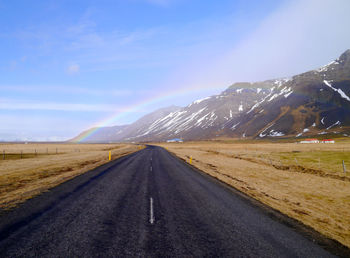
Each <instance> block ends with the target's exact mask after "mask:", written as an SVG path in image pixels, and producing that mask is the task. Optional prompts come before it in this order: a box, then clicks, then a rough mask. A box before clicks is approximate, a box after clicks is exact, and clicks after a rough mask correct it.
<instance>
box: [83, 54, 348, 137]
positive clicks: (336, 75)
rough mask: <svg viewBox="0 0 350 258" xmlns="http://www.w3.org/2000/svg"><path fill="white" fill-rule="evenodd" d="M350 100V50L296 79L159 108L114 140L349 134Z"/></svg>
mask: <svg viewBox="0 0 350 258" xmlns="http://www.w3.org/2000/svg"><path fill="white" fill-rule="evenodd" d="M349 96H350V49H349V50H346V51H345V52H344V53H343V54H341V55H340V57H339V58H338V59H336V60H334V61H332V62H330V63H329V64H327V65H325V66H322V67H320V68H318V69H314V70H311V71H307V72H305V73H301V74H298V75H295V76H292V77H290V78H280V79H272V80H265V81H260V82H237V83H234V84H232V85H231V86H229V87H228V88H227V89H226V90H224V91H223V92H221V93H220V94H217V95H213V96H209V97H206V98H204V99H200V100H196V101H193V102H192V103H191V104H189V105H188V106H186V107H181V108H180V107H176V108H175V107H173V108H171V107H168V108H163V109H159V110H156V111H154V112H152V113H150V114H148V115H146V116H144V117H142V118H141V119H139V120H137V121H136V122H134V123H132V124H131V125H128V126H126V127H125V128H123V129H122V130H124V131H127V133H119V136H118V137H114V138H109V139H110V141H135V142H137V141H164V140H167V139H171V138H181V139H184V140H205V139H215V138H218V137H234V138H245V137H249V138H266V137H296V138H298V137H301V136H308V135H322V134H343V135H345V136H347V135H349V134H350V97H349ZM116 129H118V128H116ZM98 131H99V132H98V133H96V135H95V136H94V137H95V139H97V138H99V137H100V138H101V139H102V138H103V137H102V136H98V135H100V134H103V133H105V134H109V132H108V133H106V132H103V131H104V129H100V130H98ZM106 138H108V137H105V139H106ZM91 139H93V138H91ZM91 139H90V140H91ZM87 141H89V139H87Z"/></svg>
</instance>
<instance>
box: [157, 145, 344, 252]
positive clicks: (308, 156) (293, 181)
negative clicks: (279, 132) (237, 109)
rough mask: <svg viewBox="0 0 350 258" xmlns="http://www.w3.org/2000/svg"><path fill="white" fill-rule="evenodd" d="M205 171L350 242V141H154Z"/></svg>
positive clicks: (265, 202)
mask: <svg viewBox="0 0 350 258" xmlns="http://www.w3.org/2000/svg"><path fill="white" fill-rule="evenodd" d="M157 145H160V146H162V147H165V148H166V149H167V150H168V151H170V152H172V153H173V154H175V155H176V156H178V157H180V158H182V159H183V160H185V161H187V162H190V160H192V162H191V163H192V165H193V166H195V167H197V168H198V169H200V170H202V171H203V172H205V173H207V174H209V175H211V176H213V177H215V178H217V179H219V180H221V181H223V182H225V183H227V184H229V185H231V186H233V187H234V188H236V189H238V190H240V191H241V192H243V193H245V194H247V195H249V196H251V197H253V198H255V199H257V200H259V201H261V202H262V203H264V204H266V205H268V206H270V207H272V208H274V209H276V210H278V211H280V212H282V213H284V214H286V215H288V216H289V217H292V218H294V219H296V220H298V221H300V222H302V223H303V224H305V225H307V226H309V227H312V228H314V229H315V230H317V231H319V232H321V233H322V234H323V235H325V236H326V237H329V238H331V239H335V240H337V241H339V242H340V243H342V244H344V245H346V246H348V247H350V212H349V210H350V173H349V172H347V173H344V170H343V160H344V165H345V167H346V168H347V169H348V171H349V170H350V142H349V141H348V140H346V139H339V140H337V141H336V143H335V144H298V143H269V142H249V141H247V142H242V141H236V142H234V141H220V142H219V141H217V142H215V141H213V142H210V141H203V142H185V143H164V144H157Z"/></svg>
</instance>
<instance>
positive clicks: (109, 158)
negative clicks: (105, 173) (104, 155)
mask: <svg viewBox="0 0 350 258" xmlns="http://www.w3.org/2000/svg"><path fill="white" fill-rule="evenodd" d="M111 158H112V153H111V151H109V155H108V160H111Z"/></svg>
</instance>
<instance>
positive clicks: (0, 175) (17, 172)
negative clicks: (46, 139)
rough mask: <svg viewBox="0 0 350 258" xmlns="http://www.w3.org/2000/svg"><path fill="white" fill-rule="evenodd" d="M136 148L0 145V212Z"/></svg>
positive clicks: (136, 147) (114, 146)
mask: <svg viewBox="0 0 350 258" xmlns="http://www.w3.org/2000/svg"><path fill="white" fill-rule="evenodd" d="M141 148H143V146H138V145H132V144H63V143H62V144H53V143H49V144H39V143H29V144H7V143H6V144H0V151H1V153H0V154H1V155H0V210H1V209H2V210H6V209H9V208H12V207H15V206H16V205H17V204H19V203H22V202H24V201H25V200H27V199H29V198H32V197H34V196H36V195H38V194H40V193H42V192H45V191H48V190H49V189H50V188H52V187H54V186H56V185H59V184H61V183H62V182H64V181H67V180H69V179H71V178H73V177H75V176H77V175H80V174H82V173H84V172H87V171H89V170H91V169H93V168H95V167H98V166H100V165H102V164H104V163H107V162H108V161H109V151H111V159H112V160H113V159H117V158H119V157H122V156H124V155H127V154H130V153H132V152H135V151H137V150H139V149H141Z"/></svg>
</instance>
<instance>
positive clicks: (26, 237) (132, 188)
mask: <svg viewBox="0 0 350 258" xmlns="http://www.w3.org/2000/svg"><path fill="white" fill-rule="evenodd" d="M0 220H1V221H0V256H1V257H136V256H137V257H183V256H187V257H329V256H331V254H330V253H328V252H327V251H325V250H324V249H322V248H321V247H320V246H318V245H317V244H315V243H314V242H313V241H311V240H308V239H307V238H306V237H304V236H303V235H302V234H299V233H298V232H296V231H295V230H293V229H292V228H290V227H288V226H286V225H285V224H283V223H280V222H278V221H277V220H275V219H273V218H271V217H270V216H267V214H266V212H264V211H262V210H261V209H260V208H259V207H256V206H254V205H252V204H251V203H250V202H247V201H246V200H244V198H242V197H240V196H239V195H237V194H235V193H234V191H232V190H230V189H229V188H228V187H224V186H223V185H222V184H220V183H218V182H216V181H215V180H212V179H210V178H209V177H208V176H205V175H203V174H201V173H199V172H197V171H194V170H193V169H192V168H191V167H190V166H188V165H186V164H185V163H184V162H183V161H181V160H179V159H177V158H175V157H173V156H172V155H170V154H169V153H168V152H167V151H166V150H164V149H161V148H159V147H148V148H146V149H144V150H142V151H139V152H137V153H134V154H131V155H129V156H127V157H123V158H121V159H119V160H116V161H113V162H110V163H108V164H106V165H104V166H102V167H100V168H98V169H95V170H93V171H90V172H88V173H86V174H84V175H82V176H79V177H77V178H75V179H73V180H70V181H68V182H66V183H64V184H62V185H60V186H58V187H56V188H54V189H52V190H51V191H50V192H48V193H45V194H43V195H41V196H39V197H37V198H34V199H32V200H29V201H27V202H26V203H25V204H24V205H22V206H20V207H19V208H18V209H16V210H14V211H12V212H11V213H8V214H5V215H2V216H1V217H0Z"/></svg>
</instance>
